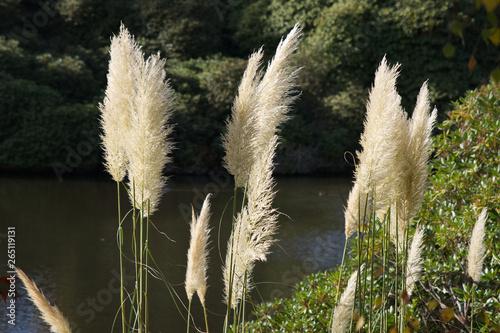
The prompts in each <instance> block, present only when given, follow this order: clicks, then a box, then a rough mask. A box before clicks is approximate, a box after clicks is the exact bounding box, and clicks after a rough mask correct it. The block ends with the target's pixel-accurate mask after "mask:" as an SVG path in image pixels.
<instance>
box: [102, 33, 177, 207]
mask: <svg viewBox="0 0 500 333" xmlns="http://www.w3.org/2000/svg"><path fill="white" fill-rule="evenodd" d="M110 55H111V60H110V62H109V73H108V87H107V89H106V98H105V99H104V104H102V105H100V109H101V123H102V127H103V130H104V135H103V137H102V139H103V145H104V151H105V159H106V163H105V165H106V168H107V170H108V172H109V173H110V174H111V175H112V177H113V179H114V180H115V181H122V180H123V178H124V177H125V174H126V172H128V178H129V186H130V191H129V194H130V200H131V202H132V204H133V205H134V206H135V207H136V208H137V209H140V210H141V211H142V214H143V215H144V216H146V215H148V214H152V213H153V212H154V211H155V210H156V207H157V205H158V201H159V199H160V196H161V193H162V191H163V187H164V184H165V178H164V177H163V176H162V172H163V168H164V167H165V164H166V163H167V162H168V161H169V160H170V157H169V156H168V154H169V153H170V151H171V150H172V143H171V142H170V141H169V140H168V139H167V136H168V134H169V133H170V131H171V126H170V125H168V123H167V122H168V119H169V117H170V113H171V111H170V108H171V107H172V104H173V97H172V94H173V91H172V89H171V88H170V86H169V84H168V82H167V81H166V78H165V77H166V74H165V70H164V66H165V60H162V59H160V56H159V54H157V55H153V56H150V57H149V58H148V59H147V60H146V61H145V60H144V54H143V52H142V51H141V50H140V47H139V46H138V45H137V44H136V43H135V42H134V38H133V36H131V35H130V33H129V32H128V30H127V29H126V28H125V27H124V26H123V24H122V25H121V26H120V34H119V35H118V37H113V39H112V41H111V50H110Z"/></svg>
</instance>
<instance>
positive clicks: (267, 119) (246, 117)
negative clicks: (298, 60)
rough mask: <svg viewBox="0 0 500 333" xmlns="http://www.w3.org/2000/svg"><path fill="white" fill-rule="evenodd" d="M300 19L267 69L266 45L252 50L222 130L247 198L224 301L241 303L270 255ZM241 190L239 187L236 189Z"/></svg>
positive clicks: (237, 222)
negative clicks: (278, 160) (276, 173)
mask: <svg viewBox="0 0 500 333" xmlns="http://www.w3.org/2000/svg"><path fill="white" fill-rule="evenodd" d="M300 32H301V28H300V27H299V26H298V25H295V27H294V28H293V29H292V30H291V31H290V33H289V34H288V36H287V37H286V38H285V39H284V40H283V39H282V40H281V42H280V43H279V45H278V47H277V49H276V54H275V56H274V58H273V59H272V61H271V62H270V63H269V65H268V67H267V70H266V72H265V74H262V72H261V71H260V69H259V67H260V64H261V59H262V55H263V51H262V49H259V50H258V51H257V52H255V53H254V54H252V55H251V56H250V58H249V61H248V66H247V69H246V70H245V73H244V75H243V79H242V81H241V84H240V86H239V89H238V96H237V97H236V99H235V102H234V105H233V108H232V113H231V119H230V120H229V121H228V122H227V131H226V134H225V135H224V136H223V146H224V149H225V151H226V155H225V157H224V164H225V166H226V169H227V170H228V171H229V173H231V174H232V175H233V176H234V178H235V187H236V188H243V189H244V191H245V198H246V204H245V205H243V207H242V209H241V211H240V212H239V213H238V214H236V213H235V214H236V216H235V219H234V223H233V230H232V233H231V236H230V239H229V241H228V246H227V254H226V262H225V265H224V267H223V276H224V285H225V302H226V304H227V305H228V308H234V307H236V306H237V304H238V303H239V301H240V300H242V299H243V298H244V294H245V293H246V292H248V291H249V290H250V289H251V287H252V285H251V274H252V270H253V267H254V262H255V261H256V260H261V261H265V260H266V257H267V254H268V253H269V248H270V246H271V245H272V244H273V243H274V238H273V236H274V234H275V233H276V228H277V226H276V223H277V211H276V209H275V208H273V207H272V202H273V199H274V196H275V191H274V190H273V189H274V179H273V177H272V173H273V169H274V164H273V158H274V154H275V150H276V147H277V145H278V131H279V126H280V125H281V124H282V123H283V122H284V121H285V120H286V119H287V113H288V111H289V110H290V107H291V104H292V103H293V101H294V100H295V99H296V98H297V96H296V95H294V88H295V80H296V78H297V74H298V70H299V69H298V68H293V67H291V66H290V62H291V57H292V55H293V54H294V52H295V51H296V49H297V48H298V45H299V43H300V37H301V33H300ZM235 194H236V191H235Z"/></svg>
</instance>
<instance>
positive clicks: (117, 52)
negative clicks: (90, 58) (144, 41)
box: [99, 24, 141, 182]
mask: <svg viewBox="0 0 500 333" xmlns="http://www.w3.org/2000/svg"><path fill="white" fill-rule="evenodd" d="M109 54H110V60H109V69H108V75H107V79H108V86H107V88H106V96H105V98H104V102H103V104H99V109H100V111H101V119H100V120H101V126H102V129H103V135H102V136H101V138H102V142H103V148H104V160H105V163H104V165H105V167H106V170H107V171H108V173H109V174H110V175H111V177H112V178H113V180H115V181H117V182H121V181H122V180H123V179H124V178H125V175H126V172H127V163H128V162H127V157H126V155H125V148H124V146H123V142H124V141H125V140H126V138H127V133H128V130H129V127H130V113H131V107H132V99H133V97H134V94H133V91H134V90H135V77H134V65H135V64H136V63H137V61H138V59H139V58H140V57H141V52H140V48H139V46H138V45H137V44H136V43H135V41H134V38H133V36H131V35H130V33H129V32H128V30H127V29H126V28H125V26H124V25H123V24H122V25H121V26H120V33H119V35H118V36H114V37H113V38H112V39H111V46H110V51H109Z"/></svg>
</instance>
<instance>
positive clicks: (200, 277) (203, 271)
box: [186, 194, 212, 306]
mask: <svg viewBox="0 0 500 333" xmlns="http://www.w3.org/2000/svg"><path fill="white" fill-rule="evenodd" d="M211 196H212V195H211V194H208V195H207V196H206V198H205V201H204V202H203V206H202V208H201V212H200V216H199V217H198V218H197V217H196V214H195V213H194V210H193V220H192V222H191V242H190V246H189V250H188V253H187V258H188V259H187V270H186V293H187V296H188V299H189V300H191V299H192V297H193V294H194V293H195V292H197V293H198V297H199V298H200V301H201V304H202V305H203V306H205V294H206V291H207V268H208V248H207V246H208V239H209V237H210V229H209V228H208V223H209V220H210V197H211Z"/></svg>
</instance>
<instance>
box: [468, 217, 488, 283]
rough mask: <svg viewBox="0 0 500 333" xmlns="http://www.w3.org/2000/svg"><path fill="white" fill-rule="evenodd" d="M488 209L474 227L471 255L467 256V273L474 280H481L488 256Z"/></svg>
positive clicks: (470, 248) (470, 245)
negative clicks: (486, 242)
mask: <svg viewBox="0 0 500 333" xmlns="http://www.w3.org/2000/svg"><path fill="white" fill-rule="evenodd" d="M487 213H488V212H487V210H486V207H485V208H483V210H482V211H481V214H479V217H478V219H477V221H476V224H475V225H474V229H473V230H472V235H471V238H470V244H469V254H468V256H467V273H468V274H469V276H470V277H471V278H472V280H474V282H479V281H480V280H481V271H482V270H483V262H484V257H485V256H486V248H485V246H484V237H485V233H486V219H487V218H488V217H487Z"/></svg>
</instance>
